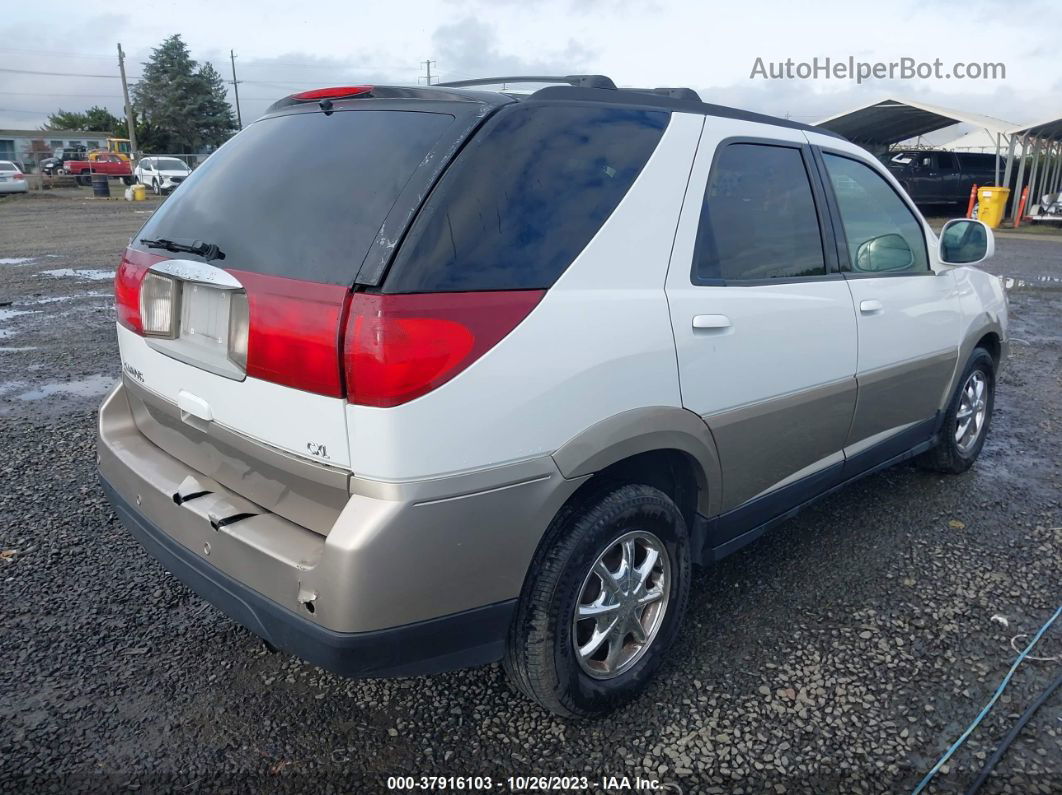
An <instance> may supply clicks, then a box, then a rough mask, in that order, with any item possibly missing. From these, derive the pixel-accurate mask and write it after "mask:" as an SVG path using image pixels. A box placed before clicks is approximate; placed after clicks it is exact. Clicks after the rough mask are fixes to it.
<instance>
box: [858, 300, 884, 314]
mask: <svg viewBox="0 0 1062 795" xmlns="http://www.w3.org/2000/svg"><path fill="white" fill-rule="evenodd" d="M859 311H860V312H862V313H863V314H864V315H878V314H881V313H882V312H884V311H885V307H883V306H882V305H881V301H875V300H873V299H871V300H869V301H860V302H859Z"/></svg>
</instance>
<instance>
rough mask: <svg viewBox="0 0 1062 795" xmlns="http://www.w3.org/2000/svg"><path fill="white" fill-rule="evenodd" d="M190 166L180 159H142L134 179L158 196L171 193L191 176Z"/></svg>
mask: <svg viewBox="0 0 1062 795" xmlns="http://www.w3.org/2000/svg"><path fill="white" fill-rule="evenodd" d="M191 174H192V170H191V169H190V168H188V164H187V163H185V162H184V161H183V160H181V159H180V158H178V157H142V158H141V159H140V161H139V162H138V163H137V164H136V168H135V169H133V177H134V178H135V179H136V181H137V182H139V183H140V184H141V185H147V186H148V187H149V188H151V190H152V192H154V193H156V194H163V193H169V192H170V191H172V190H174V189H175V188H176V187H177V186H178V185H180V184H181V183H182V182H184V181H185V180H186V179H188V177H189V176H191Z"/></svg>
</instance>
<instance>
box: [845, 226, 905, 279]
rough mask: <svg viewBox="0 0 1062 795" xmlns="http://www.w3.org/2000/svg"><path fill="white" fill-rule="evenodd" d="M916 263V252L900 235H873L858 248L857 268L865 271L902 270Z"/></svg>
mask: <svg viewBox="0 0 1062 795" xmlns="http://www.w3.org/2000/svg"><path fill="white" fill-rule="evenodd" d="M913 264H914V252H913V251H911V247H910V246H909V245H907V241H906V240H904V239H903V237H901V236H900V235H896V234H890V235H881V236H879V237H872V238H870V240H866V241H864V242H863V243H862V244H860V246H859V248H858V249H856V261H855V269H856V270H857V271H862V272H864V273H882V272H887V271H902V270H906V269H907V268H910V267H911V266H912V265H913Z"/></svg>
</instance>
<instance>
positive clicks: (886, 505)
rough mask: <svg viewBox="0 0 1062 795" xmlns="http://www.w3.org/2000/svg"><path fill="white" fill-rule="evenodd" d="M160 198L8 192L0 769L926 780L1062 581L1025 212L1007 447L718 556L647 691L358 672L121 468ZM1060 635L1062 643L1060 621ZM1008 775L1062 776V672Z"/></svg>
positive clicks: (1047, 667) (1000, 415)
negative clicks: (208, 598) (303, 657)
mask: <svg viewBox="0 0 1062 795" xmlns="http://www.w3.org/2000/svg"><path fill="white" fill-rule="evenodd" d="M57 193H58V192H57ZM154 206H156V204H155V203H153V202H145V203H138V204H128V203H125V202H121V201H112V202H107V201H94V200H92V199H88V198H85V192H81V193H80V195H79V194H78V193H77V192H73V191H72V192H70V194H67V195H53V196H49V195H31V196H29V197H26V198H21V197H19V198H16V199H14V200H7V201H4V202H0V368H2V369H0V482H2V484H3V486H2V488H0V550H3V552H2V553H0V792H28V791H36V792H43V791H48V790H49V789H50V790H52V791H71V790H77V789H81V790H93V791H100V790H122V789H137V788H139V789H141V790H144V791H157V790H178V789H180V790H204V789H210V790H225V791H230V790H231V791H254V792H274V791H277V792H281V791H302V790H307V789H311V788H312V789H313V790H315V791H322V792H327V791H357V792H376V791H380V790H383V789H385V786H386V777H387V776H388V775H393V774H415V775H419V774H446V775H459V774H483V775H490V776H493V777H494V780H495V782H496V786H495V789H496V791H507V782H505V781H504V780H503V779H505V778H506V777H508V776H510V775H534V774H578V775H588V776H590V777H591V783H592V791H605V790H606V789H607V788H606V787H604V786H602V784H601V777H602V776H606V775H616V776H622V775H626V776H629V777H631V778H632V779H633V777H634V776H641V777H642V778H656V779H659V780H661V781H663V782H669V783H671V784H674V785H677V787H673V788H672V790H673V791H679V790H681V791H683V792H685V793H691V792H724V791H735V792H737V791H744V792H785V791H789V792H793V791H817V792H826V791H846V792H860V791H871V792H885V791H902V790H907V791H910V789H911V788H912V787H913V785H914V784H915V783H917V781H918V780H919V778H920V777H921V775H922V774H923V773H924V772H925V771H926V770H928V769H929V767H931V766H932V764H933V762H934V761H935V760H936V759H937V758H938V757H939V755H940V754H941V753H942V752H943V751H944V750H945V749H946V748H947V747H948V745H949V744H950V743H951V742H952V741H953V740H954V739H955V738H956V737H957V736H958V735H959V734H960V733H961V731H962V729H963V728H964V727H965V726H966V724H967V723H968V722H969V721H970V720H971V719H972V718H973V717H974V716H975V715H976V714H977V712H978V711H979V710H980V708H981V706H982V705H983V704H984V703H985V702H986V701H987V699H988V698H989V696H990V695H991V693H992V691H993V690H994V689H995V687H996V685H997V684H998V682H999V681H1000V679H1001V678H1002V677H1003V675H1004V674H1005V673H1006V670H1007V668H1008V667H1009V666H1010V664H1011V662H1012V661H1013V659H1014V656H1015V653H1014V651H1013V650H1012V648H1011V639H1012V637H1013V636H1015V635H1018V634H1031V633H1034V632H1035V631H1036V630H1037V629H1038V628H1039V627H1040V625H1041V624H1042V623H1043V622H1044V621H1045V620H1046V619H1047V618H1048V617H1049V616H1050V614H1051V612H1052V611H1053V610H1054V609H1055V607H1056V606H1057V605H1058V604H1059V602H1060V601H1062V587H1060V584H1062V496H1060V493H1062V489H1060V485H1062V434H1060V429H1062V239H1059V238H1058V237H1053V238H1052V237H1051V236H1048V235H1039V236H1035V237H1029V238H1023V237H1018V236H1013V235H1007V236H1000V238H999V239H998V241H997V242H998V249H997V250H998V253H997V255H996V259H995V260H993V261H992V262H991V263H990V267H991V270H992V271H993V272H995V273H1000V274H1004V275H1006V276H1008V277H1011V278H1012V280H1013V281H1011V282H1010V284H1011V286H1012V289H1011V311H1012V323H1013V327H1012V337H1013V339H1014V344H1013V346H1012V355H1011V360H1010V362H1009V364H1008V366H1007V369H1006V371H1005V373H1004V375H1003V376H1002V379H1001V383H1000V386H999V393H998V398H997V405H996V416H995V419H994V424H993V427H992V431H991V435H990V436H989V439H988V443H987V445H986V447H985V449H984V454H983V455H982V458H981V461H980V463H979V464H978V465H977V466H976V467H975V468H974V469H973V470H972V471H971V472H969V473H967V474H965V475H963V476H959V477H943V476H939V475H930V474H927V473H924V472H921V471H919V470H917V469H915V468H914V467H912V466H901V467H899V468H896V469H893V470H891V471H888V472H885V473H882V474H879V475H876V476H874V477H871V478H868V479H866V480H864V481H862V482H861V483H859V484H858V485H856V486H854V487H853V488H851V489H849V490H847V491H846V492H844V493H841V494H839V495H836V496H833V497H831V498H829V499H827V500H825V501H823V502H820V503H819V504H818V505H817V506H816V507H814V508H812V509H809V510H807V511H805V512H804V513H802V514H801V515H800V516H799V517H797V518H796V519H794V520H792V521H790V522H788V523H787V524H786V525H784V526H783V527H781V528H779V530H777V531H776V532H775V533H774V534H772V535H770V536H768V537H767V538H765V539H763V540H761V541H760V542H758V543H756V544H753V545H752V546H750V547H748V548H746V549H745V550H743V551H742V552H740V553H739V554H737V555H734V556H733V557H731V558H729V559H727V560H726V561H725V562H723V563H722V564H720V565H719V566H717V567H715V568H714V569H712V570H711V571H708V572H706V573H705V574H703V575H702V576H701V577H700V578H699V580H698V581H697V583H696V584H695V586H694V590H693V595H692V598H691V604H690V612H689V618H688V624H687V627H686V630H685V632H684V633H683V635H682V636H681V638H680V641H679V643H678V644H677V647H676V648H675V650H674V653H673V655H672V660H671V662H670V663H669V664H668V665H666V666H665V668H664V669H663V670H662V671H661V674H660V676H659V677H658V678H657V680H656V682H655V684H654V685H653V686H652V687H651V688H650V690H649V691H648V693H647V694H646V695H645V696H644V697H643V698H642V699H640V700H639V701H638V702H636V703H635V704H633V705H632V706H630V707H628V708H627V709H625V710H623V711H621V712H620V713H618V714H616V715H614V716H611V717H609V718H607V719H604V720H600V721H596V722H591V723H570V722H565V721H561V720H557V719H554V718H553V717H551V716H549V715H547V714H545V713H543V712H542V711H540V710H538V709H537V708H535V707H533V706H531V705H530V704H529V703H527V702H525V701H524V700H522V699H521V698H519V697H517V696H516V695H515V694H514V693H513V692H512V691H511V690H510V689H509V687H508V686H507V684H506V682H505V680H504V677H503V676H502V673H501V671H500V669H499V668H498V667H497V666H490V667H487V668H481V669H476V670H469V671H462V672H458V673H453V674H449V675H445V676H438V677H434V678H423V679H406V680H389V681H351V680H344V679H340V678H338V677H335V676H333V675H331V674H329V673H326V672H324V671H322V670H320V669H318V668H316V667H314V666H311V665H308V664H304V663H301V662H299V661H298V660H295V659H292V658H289V657H286V656H283V655H277V654H269V653H267V652H265V651H264V650H263V648H262V645H261V644H260V643H259V642H258V641H257V640H256V639H255V638H254V636H252V635H251V634H250V633H248V632H247V631H245V630H243V629H242V628H240V627H239V626H237V625H235V624H234V623H233V622H231V621H230V620H228V619H227V618H226V617H225V616H224V615H222V614H221V613H219V612H218V611H217V610H215V609H214V608H213V607H211V606H210V605H208V604H206V603H204V602H202V601H201V600H200V599H199V598H198V597H196V596H195V595H193V594H192V593H191V592H189V591H188V590H187V589H186V588H184V586H182V585H181V584H180V583H179V582H177V581H176V580H174V579H173V578H172V577H171V576H170V575H169V574H167V573H166V572H165V571H164V570H163V569H162V568H161V567H160V566H159V565H158V564H157V563H155V561H154V560H152V559H150V558H149V557H148V556H147V555H146V554H145V553H144V552H143V551H142V550H141V548H140V547H139V546H138V545H137V544H136V543H135V542H134V541H133V540H132V539H131V538H130V536H128V535H127V533H126V532H125V531H124V530H123V529H122V528H121V527H120V526H119V525H118V523H117V521H116V519H115V517H114V515H113V513H112V512H111V510H110V508H109V507H108V505H107V503H106V502H105V501H104V499H103V496H102V494H101V492H100V489H99V487H98V486H97V482H96V477H95V466H94V456H93V444H94V418H95V407H96V404H97V403H98V402H99V398H100V396H101V395H102V394H103V392H104V391H105V390H106V388H107V386H108V384H109V383H111V382H112V380H113V379H114V378H115V377H116V376H117V374H118V356H117V349H116V345H115V339H114V329H113V323H114V316H113V311H112V308H111V300H110V289H111V284H110V276H111V272H112V271H113V269H114V266H115V264H116V262H117V259H118V256H119V252H120V251H121V248H122V246H123V245H124V243H125V241H126V240H127V238H128V237H129V236H130V235H131V234H132V233H134V232H135V231H136V229H137V228H138V227H139V225H140V224H141V223H142V222H143V221H144V220H145V219H146V218H147V215H146V213H147V212H150V211H151V209H152V208H153V207H154ZM22 258H29V259H26V260H23V259H22ZM997 615H998V616H1002V617H1004V618H1005V619H1006V624H1005V625H1004V624H1003V623H1002V622H1001V621H999V620H998V619H996V620H993V616H997ZM1020 640H1022V639H1021V638H1019V641H1020ZM1039 654H1041V655H1044V656H1056V658H1058V657H1062V622H1059V625H1056V627H1054V628H1052V631H1051V632H1050V633H1049V635H1048V636H1046V637H1045V640H1044V642H1043V644H1042V646H1041V650H1040V652H1039ZM1058 670H1059V662H1058V660H1057V659H1056V661H1055V662H1027V663H1025V664H1024V665H1023V666H1022V667H1021V668H1019V670H1018V672H1017V674H1016V675H1015V677H1014V679H1013V681H1012V683H1011V686H1010V687H1009V689H1008V690H1007V692H1006V693H1005V694H1004V696H1003V698H1002V699H1001V701H1000V703H999V704H997V706H996V708H995V709H994V710H993V712H992V713H991V714H990V715H989V717H988V718H987V719H986V721H985V722H984V723H983V724H982V726H981V728H979V729H978V731H977V732H975V733H974V734H973V736H972V737H971V738H970V740H969V741H968V742H967V743H966V745H965V746H963V748H962V749H961V750H960V752H959V753H958V754H957V755H956V757H955V758H954V759H953V760H952V763H951V764H950V765H949V766H948V767H947V768H945V771H944V772H943V774H942V775H940V776H938V778H937V779H936V784H935V785H934V788H936V790H937V791H946V792H952V791H960V790H961V789H962V788H963V787H964V786H965V785H967V784H968V783H969V782H970V781H971V779H972V778H973V777H974V775H975V774H976V771H977V770H978V769H979V767H980V765H981V763H982V762H983V760H984V759H985V757H986V755H988V754H990V753H991V752H992V749H993V748H994V746H995V744H996V742H997V741H998V739H999V738H1000V737H1001V736H1002V735H1003V734H1004V733H1005V732H1006V731H1007V729H1008V728H1009V727H1010V726H1011V725H1012V724H1013V722H1014V720H1015V719H1016V717H1017V715H1018V714H1020V713H1021V712H1022V710H1023V709H1024V708H1025V706H1026V705H1027V704H1028V703H1029V702H1031V701H1032V700H1033V699H1034V698H1035V697H1036V696H1037V695H1038V694H1039V693H1040V691H1041V690H1043V689H1044V687H1045V686H1046V685H1047V683H1048V682H1049V681H1050V679H1051V678H1053V676H1055V675H1057V673H1058ZM984 791H1003V792H1015V793H1030V792H1043V793H1048V792H1062V692H1056V693H1055V696H1054V697H1053V698H1052V699H1051V700H1050V701H1049V702H1048V703H1047V704H1046V705H1045V706H1044V707H1043V708H1042V709H1041V710H1040V711H1039V712H1038V713H1037V715H1036V717H1035V718H1034V719H1033V720H1032V722H1031V723H1030V724H1029V725H1028V726H1027V727H1026V729H1025V731H1024V732H1023V733H1022V735H1021V736H1020V738H1019V739H1018V740H1017V741H1016V742H1015V744H1014V745H1013V746H1012V748H1011V750H1010V751H1009V752H1008V753H1007V755H1006V756H1005V757H1004V759H1003V761H1002V763H1001V764H1000V765H999V767H998V768H997V770H996V773H995V774H994V775H993V776H992V778H991V779H990V780H989V783H988V785H987V786H986V788H985V790H984Z"/></svg>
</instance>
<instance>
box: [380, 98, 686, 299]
mask: <svg viewBox="0 0 1062 795" xmlns="http://www.w3.org/2000/svg"><path fill="white" fill-rule="evenodd" d="M669 118H670V114H669V113H667V112H663V111H649V110H637V109H631V108H617V107H608V106H597V107H581V106H560V105H543V104H538V103H533V102H529V103H526V104H520V105H514V106H508V107H505V108H503V109H501V110H500V111H498V113H497V114H495V115H494V116H493V117H492V118H490V119H488V120H487V122H486V123H485V124H484V126H483V129H481V130H480V131H479V132H478V133H477V134H476V135H475V137H474V138H473V139H472V140H471V141H470V142H469V143H468V145H467V146H466V148H465V150H464V151H463V152H462V153H461V155H460V156H459V157H458V158H457V159H456V160H455V161H454V163H453V164H452V165H451V166H450V168H449V169H448V170H447V172H446V173H445V174H444V175H443V177H442V179H441V180H440V182H439V184H438V185H437V186H436V188H435V190H434V191H433V192H432V194H431V196H430V197H429V198H428V201H427V202H426V203H425V205H424V207H423V209H422V210H421V212H420V214H419V216H418V218H417V220H416V221H415V222H414V225H413V227H412V228H411V230H410V232H409V235H408V237H407V239H406V241H405V243H403V244H402V247H401V249H400V251H399V253H398V255H397V258H396V260H395V263H394V265H393V266H392V268H391V271H390V273H389V274H388V276H387V281H386V282H385V284H384V289H385V291H386V292H389V293H417V292H449V291H472V290H519V289H540V288H546V287H550V286H551V285H552V284H553V282H554V281H556V280H557V278H558V277H559V276H560V275H561V274H562V273H563V272H564V270H565V269H566V268H567V267H568V266H569V265H570V264H571V263H572V261H573V260H574V259H575V258H576V257H577V256H579V253H580V252H581V251H582V250H583V249H584V248H585V247H586V245H587V243H589V242H590V239H591V238H592V237H593V236H594V235H595V234H596V233H597V231H598V230H599V229H600V228H601V225H602V224H603V223H604V222H605V220H606V219H607V218H608V217H609V216H610V215H611V214H612V212H613V210H615V209H616V206H617V205H618V204H619V203H620V201H621V200H622V199H623V197H624V195H625V194H626V193H627V190H628V189H629V188H630V187H631V185H632V184H633V183H634V180H635V179H636V178H637V177H638V174H639V173H641V170H642V168H643V166H645V163H646V161H647V160H648V159H649V156H650V155H651V154H652V152H653V150H654V149H655V148H656V145H657V144H658V143H659V141H660V137H661V136H662V135H663V133H664V130H665V128H666V127H667V124H668V120H669Z"/></svg>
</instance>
